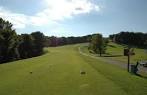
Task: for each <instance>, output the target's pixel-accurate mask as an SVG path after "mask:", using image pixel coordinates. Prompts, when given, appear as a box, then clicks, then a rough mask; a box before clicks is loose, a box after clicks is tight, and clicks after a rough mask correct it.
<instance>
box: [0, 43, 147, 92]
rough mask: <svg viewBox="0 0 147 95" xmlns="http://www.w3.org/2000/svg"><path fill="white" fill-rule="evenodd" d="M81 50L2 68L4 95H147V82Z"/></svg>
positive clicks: (54, 51)
mask: <svg viewBox="0 0 147 95" xmlns="http://www.w3.org/2000/svg"><path fill="white" fill-rule="evenodd" d="M80 46H81V45H80V44H77V45H67V46H61V47H52V48H46V50H47V51H48V53H46V54H44V55H42V56H39V57H34V58H30V59H25V60H19V61H15V62H10V63H7V64H0V95H147V79H145V78H141V77H138V76H135V75H132V74H129V73H128V72H126V71H125V70H123V69H121V68H118V67H117V66H115V65H112V64H107V63H105V62H103V61H100V60H98V59H93V58H91V57H88V56H84V55H81V54H80V53H79V50H78V48H79V47H80ZM81 72H85V74H81Z"/></svg>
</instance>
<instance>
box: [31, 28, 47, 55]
mask: <svg viewBox="0 0 147 95" xmlns="http://www.w3.org/2000/svg"><path fill="white" fill-rule="evenodd" d="M31 35H32V37H33V39H34V50H33V51H34V56H38V55H41V54H42V53H43V48H44V42H45V36H44V34H43V33H41V32H39V31H37V32H33V33H31Z"/></svg>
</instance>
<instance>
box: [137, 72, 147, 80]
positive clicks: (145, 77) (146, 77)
mask: <svg viewBox="0 0 147 95" xmlns="http://www.w3.org/2000/svg"><path fill="white" fill-rule="evenodd" d="M135 75H136V76H139V77H141V78H144V79H147V76H143V75H141V74H138V73H137V74H135Z"/></svg>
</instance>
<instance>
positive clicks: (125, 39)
mask: <svg viewBox="0 0 147 95" xmlns="http://www.w3.org/2000/svg"><path fill="white" fill-rule="evenodd" d="M109 38H110V39H114V42H116V43H119V44H126V45H132V46H138V47H146V45H145V44H144V43H145V41H146V40H147V33H141V32H128V31H126V32H125V31H122V32H120V33H118V34H113V35H110V36H109Z"/></svg>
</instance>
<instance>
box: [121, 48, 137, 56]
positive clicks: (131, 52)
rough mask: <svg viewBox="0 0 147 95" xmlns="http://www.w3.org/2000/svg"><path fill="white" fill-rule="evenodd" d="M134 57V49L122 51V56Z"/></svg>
mask: <svg viewBox="0 0 147 95" xmlns="http://www.w3.org/2000/svg"><path fill="white" fill-rule="evenodd" d="M128 55H135V53H134V49H131V50H130V49H124V56H128Z"/></svg>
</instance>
